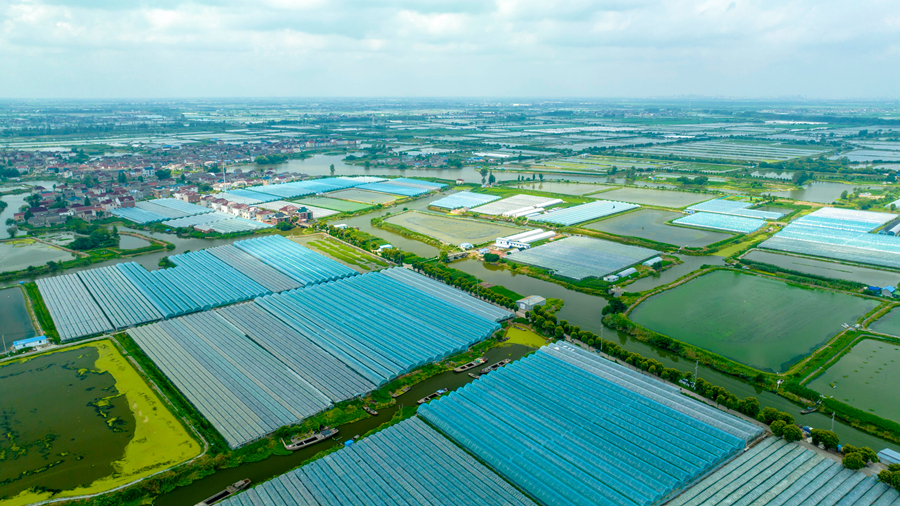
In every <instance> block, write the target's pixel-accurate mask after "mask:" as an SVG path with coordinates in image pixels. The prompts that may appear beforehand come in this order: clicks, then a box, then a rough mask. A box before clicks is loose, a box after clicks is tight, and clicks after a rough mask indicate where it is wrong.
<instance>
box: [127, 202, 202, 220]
mask: <svg viewBox="0 0 900 506" xmlns="http://www.w3.org/2000/svg"><path fill="white" fill-rule="evenodd" d="M134 207H136V208H138V209H143V210H145V211H150V212H151V213H154V214H161V215H163V216H166V217H168V218H184V217H185V216H192V215H194V214H197V213H186V212H184V211H179V210H178V209H173V208H171V207H168V206H161V205H158V204H154V203H153V202H149V201H141V202H136V203H135V204H134Z"/></svg>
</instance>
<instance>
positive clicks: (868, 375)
mask: <svg viewBox="0 0 900 506" xmlns="http://www.w3.org/2000/svg"><path fill="white" fill-rule="evenodd" d="M898 384H900V345H898V344H896V343H893V344H892V343H887V342H884V341H881V340H878V339H864V340H862V341H860V342H858V343H857V344H856V345H855V346H854V347H853V350H851V351H850V352H849V353H847V354H846V355H844V356H843V357H841V358H840V360H838V362H837V363H836V364H834V365H832V366H831V367H829V368H828V369H827V370H826V371H825V372H824V373H822V374H821V375H820V376H819V377H818V378H816V379H814V380H813V381H811V382H810V383H809V387H810V388H812V389H813V390H815V391H817V392H819V393H821V394H823V395H826V396H834V398H835V399H837V400H839V401H841V402H844V403H846V404H849V405H851V406H853V407H855V408H859V409H862V410H863V411H868V412H869V413H873V414H875V415H878V416H880V417H882V418H887V419H889V420H893V421H895V422H900V390H898V389H897V385H898Z"/></svg>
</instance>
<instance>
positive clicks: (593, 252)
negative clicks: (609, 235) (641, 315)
mask: <svg viewBox="0 0 900 506" xmlns="http://www.w3.org/2000/svg"><path fill="white" fill-rule="evenodd" d="M658 254H659V252H658V251H655V250H652V249H649V248H641V247H639V246H629V245H627V244H619V243H616V242H612V241H604V240H602V239H592V238H589V237H566V238H564V239H560V240H558V241H554V242H550V243H546V244H542V245H540V246H537V247H535V248H531V249H527V250H524V251H519V252H516V253H513V254H510V255H507V256H506V259H507V260H509V261H511V262H516V263H520V264H525V265H533V266H535V267H541V268H543V269H547V270H550V271H553V273H554V274H557V275H559V276H564V277H567V278H571V279H577V280H581V279H584V278H590V277H603V276H605V275H607V274H610V273H614V272H619V271H620V270H622V269H625V268H626V267H628V266H630V265H634V264H637V263H640V262H642V261H644V260H647V259H648V258H652V257H654V256H656V255H658Z"/></svg>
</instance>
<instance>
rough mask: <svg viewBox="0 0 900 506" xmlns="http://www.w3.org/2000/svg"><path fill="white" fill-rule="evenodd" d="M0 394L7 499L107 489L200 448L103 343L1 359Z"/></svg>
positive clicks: (0, 477)
mask: <svg viewBox="0 0 900 506" xmlns="http://www.w3.org/2000/svg"><path fill="white" fill-rule="evenodd" d="M0 391H2V392H3V395H0V412H2V413H3V417H2V418H0V430H2V434H3V435H4V437H3V438H2V439H0V463H2V464H0V499H2V498H10V497H13V496H15V499H14V500H12V501H11V502H12V503H13V504H27V503H30V502H35V501H39V500H44V499H48V498H51V497H69V496H74V495H81V494H90V493H96V492H101V491H104V490H109V489H112V488H115V487H117V486H119V485H122V484H125V483H128V482H131V481H133V480H135V479H137V478H140V477H142V476H147V475H149V474H152V473H154V472H156V471H159V470H162V469H165V468H167V467H169V466H172V465H174V464H176V463H178V462H182V461H184V460H187V459H189V458H191V457H193V456H195V455H197V454H199V452H200V445H199V444H198V443H196V442H195V441H194V440H193V439H191V438H190V437H189V436H188V435H187V432H186V431H185V429H184V428H183V427H182V426H181V424H180V423H179V422H178V421H177V420H176V419H175V417H174V416H173V415H172V414H171V413H170V412H169V411H168V410H167V409H166V407H165V406H164V405H163V404H162V402H161V401H160V400H159V399H158V398H157V397H156V395H155V394H154V393H153V392H152V391H151V390H150V388H149V386H147V384H146V383H144V382H143V380H142V379H141V378H140V376H138V374H137V372H136V371H135V370H134V369H133V368H132V367H131V365H130V364H129V363H128V362H127V361H126V360H125V359H124V358H123V357H122V355H121V354H119V352H118V351H117V350H116V349H115V347H114V346H113V345H112V343H111V342H110V341H96V342H93V343H89V344H86V345H83V346H79V347H76V348H69V349H66V350H63V351H57V352H53V353H47V354H43V355H39V356H36V357H33V358H28V359H22V360H17V361H12V362H8V363H5V364H3V365H2V366H0ZM36 487H37V488H38V490H37V491H35V490H33V489H34V488H36Z"/></svg>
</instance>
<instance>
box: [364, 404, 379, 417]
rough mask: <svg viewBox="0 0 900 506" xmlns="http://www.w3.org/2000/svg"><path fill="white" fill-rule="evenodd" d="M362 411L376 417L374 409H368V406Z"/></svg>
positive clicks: (376, 412) (376, 413)
mask: <svg viewBox="0 0 900 506" xmlns="http://www.w3.org/2000/svg"><path fill="white" fill-rule="evenodd" d="M363 409H364V410H366V413H368V414H370V415H372V416H378V411H375V410H374V409H372V408H370V407H369V406H363Z"/></svg>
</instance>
